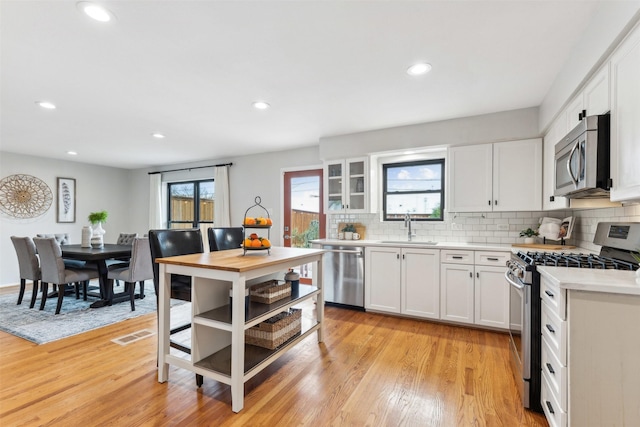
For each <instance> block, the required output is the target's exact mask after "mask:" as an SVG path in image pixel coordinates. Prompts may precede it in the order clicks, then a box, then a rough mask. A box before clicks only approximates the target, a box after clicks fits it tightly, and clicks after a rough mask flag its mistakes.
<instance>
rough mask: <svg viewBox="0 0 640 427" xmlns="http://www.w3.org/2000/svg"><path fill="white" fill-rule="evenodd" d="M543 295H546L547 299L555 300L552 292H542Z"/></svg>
mask: <svg viewBox="0 0 640 427" xmlns="http://www.w3.org/2000/svg"><path fill="white" fill-rule="evenodd" d="M544 293H545V294H547V296H548V297H549V298H555V297H556V296H555V295H554V294H553V292H549V291H544Z"/></svg>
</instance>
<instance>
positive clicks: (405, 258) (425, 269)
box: [365, 247, 440, 319]
mask: <svg viewBox="0 0 640 427" xmlns="http://www.w3.org/2000/svg"><path fill="white" fill-rule="evenodd" d="M365 254H366V255H365V308H366V309H368V310H374V311H384V312H388V313H401V314H406V315H410V316H416V317H423V318H432V319H438V318H439V316H440V295H439V294H440V269H439V265H440V251H439V250H434V249H419V248H395V247H368V248H366V250H365Z"/></svg>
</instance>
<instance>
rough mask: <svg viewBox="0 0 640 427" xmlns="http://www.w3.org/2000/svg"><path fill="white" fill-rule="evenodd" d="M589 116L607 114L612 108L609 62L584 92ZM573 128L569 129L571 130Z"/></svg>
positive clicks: (583, 95) (584, 101)
mask: <svg viewBox="0 0 640 427" xmlns="http://www.w3.org/2000/svg"><path fill="white" fill-rule="evenodd" d="M582 99H583V103H584V110H585V111H586V114H587V116H595V115H598V114H605V113H607V112H609V110H610V109H611V102H610V101H609V63H608V62H607V63H606V64H604V65H603V66H602V68H600V70H599V71H598V72H597V73H596V74H595V75H594V76H593V77H592V78H591V80H590V81H589V83H588V84H587V85H586V86H585V88H584V91H583V93H582ZM569 130H571V129H567V131H569Z"/></svg>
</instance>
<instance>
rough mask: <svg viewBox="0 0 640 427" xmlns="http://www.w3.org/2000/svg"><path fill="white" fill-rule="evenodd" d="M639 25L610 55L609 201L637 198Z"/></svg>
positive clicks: (639, 193) (639, 180) (639, 179)
mask: <svg viewBox="0 0 640 427" xmlns="http://www.w3.org/2000/svg"><path fill="white" fill-rule="evenodd" d="M639 167H640V26H636V28H635V30H634V31H633V32H632V33H630V34H629V36H628V37H627V39H626V40H624V41H623V42H622V43H621V44H620V46H618V48H617V49H616V51H615V52H614V53H613V55H612V57H611V179H612V181H613V186H612V187H611V201H614V202H621V201H631V200H636V201H637V200H640V169H639Z"/></svg>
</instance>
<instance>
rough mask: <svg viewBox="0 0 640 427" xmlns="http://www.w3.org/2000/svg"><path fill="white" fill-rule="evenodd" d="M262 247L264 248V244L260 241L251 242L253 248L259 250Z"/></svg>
mask: <svg viewBox="0 0 640 427" xmlns="http://www.w3.org/2000/svg"><path fill="white" fill-rule="evenodd" d="M260 246H262V242H260V239H254V240H252V241H251V247H252V248H259V247H260Z"/></svg>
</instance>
